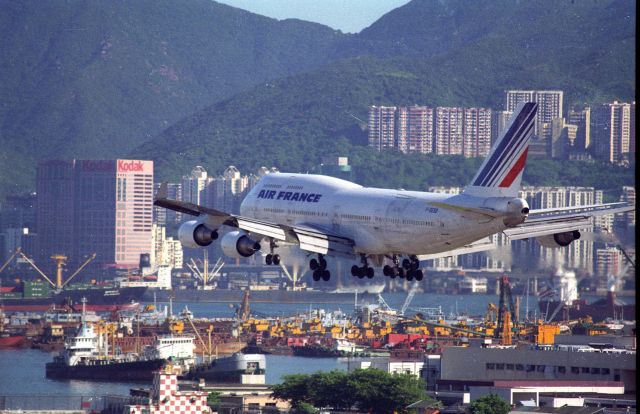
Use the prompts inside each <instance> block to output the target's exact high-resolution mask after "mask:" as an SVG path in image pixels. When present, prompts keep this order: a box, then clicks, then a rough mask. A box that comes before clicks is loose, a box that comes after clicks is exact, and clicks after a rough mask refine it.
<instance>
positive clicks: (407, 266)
mask: <svg viewBox="0 0 640 414" xmlns="http://www.w3.org/2000/svg"><path fill="white" fill-rule="evenodd" d="M402 268H403V269H405V270H409V269H411V261H410V260H409V259H402Z"/></svg>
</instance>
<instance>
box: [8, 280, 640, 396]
mask: <svg viewBox="0 0 640 414" xmlns="http://www.w3.org/2000/svg"><path fill="white" fill-rule="evenodd" d="M382 296H383V298H384V299H385V301H386V302H387V303H388V304H389V306H391V307H392V308H396V309H399V308H400V307H401V306H402V304H403V302H404V301H405V298H406V296H407V295H406V293H400V292H397V293H385V294H383V295H382ZM597 298H598V297H590V296H586V297H585V299H586V300H587V301H593V300H596V299H597ZM369 299H371V298H369ZM622 299H623V300H624V301H625V302H627V303H635V298H634V297H623V298H622ZM488 303H496V304H497V303H498V296H496V295H490V294H489V295H457V296H451V295H438V294H417V295H415V297H414V299H413V301H412V302H411V305H410V308H409V312H407V313H408V314H412V313H415V310H413V311H412V310H411V308H416V307H438V306H441V307H442V311H443V312H444V314H445V315H449V314H452V313H458V314H468V315H475V316H477V315H482V314H484V313H485V311H486V309H487V304H488ZM525 303H526V297H525V298H522V307H521V309H522V312H524V310H525ZM359 304H362V303H361V302H359ZM157 305H158V306H159V307H162V306H164V305H166V304H165V303H158V304H157ZM536 305H537V303H536V300H535V297H533V296H532V297H530V298H529V312H530V315H533V312H534V310H535V309H536ZM185 306H186V307H188V309H189V310H190V311H191V312H193V314H194V317H196V318H204V317H206V318H216V317H227V318H228V317H232V316H233V314H234V308H233V305H232V306H230V304H229V303H182V302H176V303H173V312H174V313H179V312H180V311H182V310H183V309H184V308H185ZM251 308H252V312H253V313H254V314H255V315H257V316H289V315H293V314H295V313H297V312H308V311H309V310H310V309H311V310H314V309H324V310H326V311H335V310H342V311H343V312H345V313H352V312H353V310H354V305H353V304H350V305H349V304H343V305H337V304H325V305H314V304H302V303H287V304H276V303H255V304H252V305H251ZM53 355H54V353H50V352H43V351H40V350H35V349H4V350H0V372H1V373H2V375H0V395H34V394H36V395H59V396H92V395H96V396H101V395H107V394H115V395H127V394H128V393H129V389H130V388H131V387H132V386H144V384H132V383H116V382H113V383H111V382H93V381H76V380H70V381H57V380H50V379H47V378H45V369H44V367H45V364H46V363H47V362H49V361H51V359H52V358H53ZM332 369H343V370H346V369H347V361H346V360H344V359H337V358H301V357H293V356H278V355H267V373H266V381H267V383H268V384H275V383H278V382H280V380H281V378H282V376H283V375H286V374H291V373H312V372H316V371H319V370H322V371H329V370H332Z"/></svg>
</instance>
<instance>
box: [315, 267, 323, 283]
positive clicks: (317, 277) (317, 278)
mask: <svg viewBox="0 0 640 414" xmlns="http://www.w3.org/2000/svg"><path fill="white" fill-rule="evenodd" d="M320 272H321V270H314V271H313V280H314V282H318V281H319V280H320V278H321V277H322V275H320Z"/></svg>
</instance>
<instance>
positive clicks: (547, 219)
mask: <svg viewBox="0 0 640 414" xmlns="http://www.w3.org/2000/svg"><path fill="white" fill-rule="evenodd" d="M634 208H635V206H634V205H633V204H631V203H609V204H598V205H590V206H580V207H561V208H548V209H540V210H531V211H530V212H529V217H528V218H527V220H526V221H525V222H524V223H522V224H519V225H517V226H516V227H513V228H510V229H506V230H504V234H505V235H507V236H508V237H509V239H511V240H520V239H526V238H529V237H540V236H546V235H549V234H556V233H563V232H566V231H573V230H580V229H584V228H587V227H590V226H591V225H592V224H593V221H592V218H593V217H596V216H603V215H607V214H616V213H624V212H626V211H631V210H633V209H634Z"/></svg>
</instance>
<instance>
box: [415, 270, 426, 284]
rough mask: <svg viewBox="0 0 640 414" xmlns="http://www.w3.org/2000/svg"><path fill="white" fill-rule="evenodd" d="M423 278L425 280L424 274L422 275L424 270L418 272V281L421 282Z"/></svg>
mask: <svg viewBox="0 0 640 414" xmlns="http://www.w3.org/2000/svg"><path fill="white" fill-rule="evenodd" d="M423 278H424V274H423V273H422V270H420V269H418V270H416V280H417V281H418V282H420V281H421V280H422V279H423Z"/></svg>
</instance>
